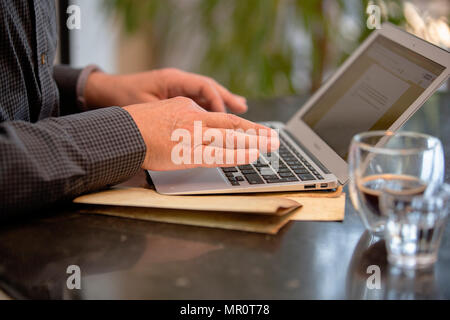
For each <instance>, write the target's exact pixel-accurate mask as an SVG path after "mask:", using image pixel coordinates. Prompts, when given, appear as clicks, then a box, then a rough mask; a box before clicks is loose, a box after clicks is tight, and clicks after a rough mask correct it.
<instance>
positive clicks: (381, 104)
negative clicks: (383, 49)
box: [314, 64, 410, 153]
mask: <svg viewBox="0 0 450 320" xmlns="http://www.w3.org/2000/svg"><path fill="white" fill-rule="evenodd" d="M409 86H410V85H409V84H408V83H407V82H405V81H403V80H402V79H400V78H398V77H396V76H394V75H393V74H391V73H390V72H388V71H386V70H384V69H383V68H382V67H380V66H378V65H377V64H373V65H372V66H371V67H369V68H368V69H367V71H366V72H365V73H364V74H363V75H362V76H361V78H359V79H358V80H357V81H356V82H355V83H354V84H353V86H352V87H351V88H350V90H348V91H347V92H346V93H345V94H344V95H343V96H342V97H341V98H340V99H338V100H337V102H336V103H335V104H334V105H333V106H332V107H331V109H330V111H328V112H327V113H326V114H325V115H324V117H322V118H321V119H320V120H319V121H318V122H317V124H316V125H315V126H314V129H315V130H316V131H319V132H321V133H322V134H321V137H322V139H324V140H325V141H327V142H328V143H329V144H330V145H334V146H341V147H342V148H347V147H348V143H349V141H345V140H349V139H351V137H352V136H353V134H354V133H355V132H363V131H367V130H368V129H370V128H371V127H372V126H373V125H374V124H375V123H376V122H377V121H378V119H380V118H381V116H382V115H383V114H384V113H385V112H386V111H388V110H389V108H391V107H392V105H393V104H394V103H395V102H396V101H397V100H398V99H399V98H400V97H401V96H402V95H403V93H405V91H406V90H407V89H408V88H409ZM343 138H344V139H343ZM343 140H344V141H343ZM337 149H340V148H339V147H338V148H337ZM336 151H343V150H336ZM344 153H345V152H344Z"/></svg>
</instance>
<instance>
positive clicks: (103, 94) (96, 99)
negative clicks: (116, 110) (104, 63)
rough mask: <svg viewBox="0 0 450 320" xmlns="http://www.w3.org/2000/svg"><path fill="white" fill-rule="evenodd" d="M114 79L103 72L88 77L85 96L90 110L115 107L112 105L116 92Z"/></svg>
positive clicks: (93, 73)
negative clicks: (113, 95) (112, 96)
mask: <svg viewBox="0 0 450 320" xmlns="http://www.w3.org/2000/svg"><path fill="white" fill-rule="evenodd" d="M113 77H114V76H112V75H109V74H107V73H104V72H102V71H95V72H92V73H91V74H90V75H89V76H88V78H87V80H86V85H85V88H84V94H83V97H84V100H85V104H86V107H87V108H88V109H92V108H98V107H106V106H112V105H113V104H110V101H113V99H111V95H112V93H113V92H114V88H112V87H113V86H114V85H113V84H112V83H113V81H114V80H113Z"/></svg>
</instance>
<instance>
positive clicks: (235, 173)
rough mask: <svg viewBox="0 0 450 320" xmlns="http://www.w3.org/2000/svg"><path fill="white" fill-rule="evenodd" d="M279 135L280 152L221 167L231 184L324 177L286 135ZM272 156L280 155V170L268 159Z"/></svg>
mask: <svg viewBox="0 0 450 320" xmlns="http://www.w3.org/2000/svg"><path fill="white" fill-rule="evenodd" d="M279 137H280V149H278V152H274V153H268V154H266V155H262V156H261V157H260V158H259V159H258V160H257V161H256V162H255V163H252V164H246V165H241V166H237V167H226V168H221V170H222V171H223V173H224V174H225V176H226V177H227V179H228V181H229V182H230V184H231V185H232V186H239V185H240V183H241V182H243V181H247V182H248V183H249V184H253V185H256V184H266V183H267V184H272V183H285V182H295V181H312V180H323V179H324V178H323V177H322V176H321V175H320V173H319V172H318V171H317V170H316V169H315V168H314V167H313V166H312V165H311V164H310V163H309V162H308V160H306V159H305V158H304V157H303V156H302V155H301V154H300V152H298V151H296V150H295V149H294V148H293V147H292V145H291V144H290V143H289V142H288V141H287V140H286V139H285V138H284V137H282V136H281V135H280V136H279ZM272 157H278V164H279V165H278V171H277V170H275V169H274V168H273V167H272V166H271V164H270V163H269V161H268V160H267V159H270V158H272ZM275 159H276V158H275Z"/></svg>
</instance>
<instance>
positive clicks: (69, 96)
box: [53, 65, 100, 115]
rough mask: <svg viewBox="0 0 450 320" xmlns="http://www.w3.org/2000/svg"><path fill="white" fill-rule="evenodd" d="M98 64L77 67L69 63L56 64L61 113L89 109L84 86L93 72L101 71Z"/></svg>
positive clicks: (55, 75)
mask: <svg viewBox="0 0 450 320" xmlns="http://www.w3.org/2000/svg"><path fill="white" fill-rule="evenodd" d="M99 70H100V69H99V68H98V67H97V66H96V65H88V66H87V67H85V68H83V69H75V68H72V67H70V66H68V65H55V66H54V67H53V78H54V79H55V82H56V85H57V86H58V91H59V105H60V114H61V115H68V114H73V113H78V112H82V111H87V109H86V104H85V101H84V87H85V85H86V81H87V78H88V77H89V75H90V74H91V73H92V72H96V71H99Z"/></svg>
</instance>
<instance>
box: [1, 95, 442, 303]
mask: <svg viewBox="0 0 450 320" xmlns="http://www.w3.org/2000/svg"><path fill="white" fill-rule="evenodd" d="M303 101H304V99H303V98H301V97H289V98H279V99H271V100H261V101H251V102H250V111H249V112H248V114H247V115H245V117H247V118H249V119H251V120H255V121H264V120H281V121H286V120H288V119H289V117H290V116H292V115H293V114H294V113H295V112H296V111H297V109H298V108H299V107H300V106H301V105H302V103H303ZM449 122H450V94H449V93H442V92H441V93H438V94H435V95H434V96H433V97H431V99H430V100H429V101H428V103H427V104H426V105H424V106H423V107H422V109H421V110H419V111H418V112H417V113H416V114H415V115H414V116H413V118H411V119H410V120H409V121H408V123H407V124H406V125H405V129H408V130H414V131H420V132H425V133H429V134H432V135H435V136H437V137H439V138H440V139H441V140H442V141H443V144H444V148H445V152H446V165H447V166H446V177H445V180H446V181H447V182H449V181H450V170H449V167H450V155H449V152H450V124H449ZM145 183H146V180H145V175H144V173H143V172H141V173H140V174H139V175H137V176H136V177H134V178H133V179H131V180H130V181H129V182H127V183H126V184H127V185H144V184H145ZM77 210H79V207H78V206H75V205H72V204H70V203H65V204H60V205H58V206H54V207H53V208H51V209H49V210H48V211H47V212H30V213H29V215H28V217H21V218H20V219H17V220H16V221H8V222H4V221H3V222H1V225H0V288H1V289H2V290H3V291H4V292H6V293H7V294H8V295H9V296H11V297H12V298H41V299H47V298H51V299H107V298H113V299H303V298H306V299H348V298H350V299H379V298H385V299H428V298H438V299H449V298H450V228H449V227H448V223H447V228H446V231H445V234H444V236H443V239H442V245H441V250H440V253H439V261H438V263H437V264H436V265H435V267H434V268H433V269H432V270H428V271H421V272H410V273H404V272H399V270H396V269H395V268H391V267H389V266H388V264H387V263H386V251H385V248H384V243H383V241H378V240H377V239H374V238H373V237H371V236H370V235H369V234H367V233H366V232H364V228H363V225H362V223H361V221H360V219H359V217H358V215H357V214H356V212H355V211H354V209H353V207H352V205H351V203H350V200H349V199H348V196H347V204H346V214H345V220H344V221H343V222H289V223H288V225H286V226H285V227H284V228H283V229H282V230H281V231H280V232H279V233H278V234H277V235H264V234H256V233H247V232H240V231H229V230H219V229H209V228H202V227H190V226H181V225H173V224H165V223H156V222H146V221H134V220H130V219H122V218H114V217H106V216H91V215H82V214H80V213H78V212H77ZM69 265H78V266H79V267H80V270H81V289H80V290H69V289H68V288H67V285H66V281H67V278H68V276H69V275H68V274H67V273H66V269H67V267H68V266H69ZM370 265H378V266H379V267H380V269H381V289H368V287H367V280H368V277H369V276H370V274H368V273H367V267H368V266H370Z"/></svg>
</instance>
